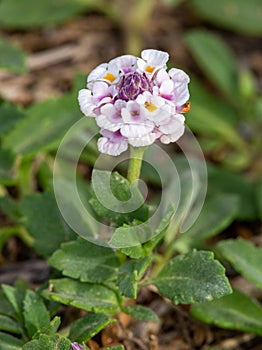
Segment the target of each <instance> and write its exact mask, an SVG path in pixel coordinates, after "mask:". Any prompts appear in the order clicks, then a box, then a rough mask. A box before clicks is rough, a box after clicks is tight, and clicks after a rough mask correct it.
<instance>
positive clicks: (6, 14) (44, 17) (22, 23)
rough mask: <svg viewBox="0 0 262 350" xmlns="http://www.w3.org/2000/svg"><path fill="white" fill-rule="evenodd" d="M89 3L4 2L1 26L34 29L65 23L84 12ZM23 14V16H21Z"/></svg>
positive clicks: (0, 5) (69, 0)
mask: <svg viewBox="0 0 262 350" xmlns="http://www.w3.org/2000/svg"><path fill="white" fill-rule="evenodd" d="M87 7H88V2H87V3H86V2H85V1H79V0H56V1H55V2H54V1H52V0H45V1H42V2H40V3H38V4H37V3H36V2H35V1H34V0H19V1H18V2H17V1H16V0H2V1H1V3H0V24H1V25H2V26H4V27H6V28H19V29H26V28H33V27H40V26H50V25H54V24H58V23H61V22H64V21H65V20H67V19H69V18H70V17H72V16H75V15H77V14H79V13H81V12H83V11H84V10H85V9H86V8H87ZM21 13H23V16H21Z"/></svg>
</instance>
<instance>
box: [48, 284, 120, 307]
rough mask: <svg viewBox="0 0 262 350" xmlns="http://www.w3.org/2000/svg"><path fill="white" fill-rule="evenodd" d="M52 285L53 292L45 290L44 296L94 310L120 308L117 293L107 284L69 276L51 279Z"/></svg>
mask: <svg viewBox="0 0 262 350" xmlns="http://www.w3.org/2000/svg"><path fill="white" fill-rule="evenodd" d="M50 286H51V288H52V292H49V291H45V292H44V296H45V297H47V298H48V299H52V300H55V301H58V302H60V303H63V304H66V305H73V306H75V307H78V308H81V309H84V310H87V311H92V312H116V311H117V310H118V299H117V296H116V293H115V292H114V291H113V290H112V289H109V288H108V287H106V286H103V285H100V284H93V283H87V282H86V283H83V282H78V281H74V280H72V279H69V278H62V279H57V280H51V281H50Z"/></svg>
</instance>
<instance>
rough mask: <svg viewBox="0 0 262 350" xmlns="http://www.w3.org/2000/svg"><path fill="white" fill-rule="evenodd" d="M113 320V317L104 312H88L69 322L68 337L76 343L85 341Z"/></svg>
mask: <svg viewBox="0 0 262 350" xmlns="http://www.w3.org/2000/svg"><path fill="white" fill-rule="evenodd" d="M114 322H116V320H115V319H113V318H110V317H108V316H106V315H104V314H99V313H89V314H88V315H87V316H84V317H82V318H80V319H79V320H77V321H75V322H73V323H72V324H71V326H70V333H69V338H70V339H71V340H73V341H76V342H78V343H83V342H86V341H87V340H89V339H91V338H93V337H94V336H95V335H96V334H97V333H99V332H100V331H101V330H102V329H104V328H105V327H106V326H108V325H109V324H111V323H114Z"/></svg>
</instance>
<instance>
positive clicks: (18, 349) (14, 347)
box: [0, 332, 23, 350]
mask: <svg viewBox="0 0 262 350" xmlns="http://www.w3.org/2000/svg"><path fill="white" fill-rule="evenodd" d="M22 345H23V342H22V340H20V339H17V338H15V337H13V336H12V335H9V334H6V333H2V332H0V350H22Z"/></svg>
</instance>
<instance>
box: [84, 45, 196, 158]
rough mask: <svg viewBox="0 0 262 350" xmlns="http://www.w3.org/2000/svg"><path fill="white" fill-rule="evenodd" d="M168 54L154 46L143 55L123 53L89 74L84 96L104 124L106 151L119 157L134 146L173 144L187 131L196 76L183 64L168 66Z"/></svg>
mask: <svg viewBox="0 0 262 350" xmlns="http://www.w3.org/2000/svg"><path fill="white" fill-rule="evenodd" d="M168 58H169V55H168V53H166V52H163V51H159V50H153V49H148V50H144V51H142V53H141V58H138V57H135V56H132V55H123V56H120V57H117V58H115V59H112V60H111V61H110V62H109V63H102V64H100V65H99V66H98V67H96V68H95V69H94V70H93V71H92V72H91V73H90V74H89V76H88V78H87V88H86V89H82V90H80V91H79V95H78V101H79V104H80V109H81V111H82V112H83V113H84V114H85V115H87V116H89V117H94V118H95V120H96V123H97V125H98V126H99V127H100V134H101V136H102V137H101V138H99V140H98V149H99V151H100V152H102V153H106V154H109V155H112V156H117V155H119V154H121V153H122V152H124V151H126V150H127V148H128V145H132V146H133V147H140V146H148V145H150V144H152V143H153V142H155V141H158V140H159V141H160V142H162V143H165V144H167V143H170V142H176V141H177V140H178V139H179V138H180V137H181V136H182V135H183V133H184V129H185V127H184V122H185V118H184V116H183V114H182V113H185V112H187V111H188V110H189V109H190V104H189V102H188V99H189V91H188V83H189V81H190V79H189V77H188V75H187V74H186V73H185V72H184V71H183V70H181V69H177V68H171V69H170V70H169V71H167V66H166V63H167V61H168Z"/></svg>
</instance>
